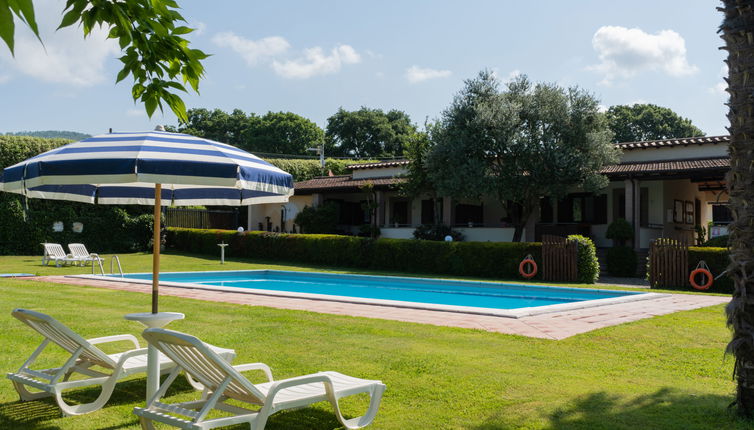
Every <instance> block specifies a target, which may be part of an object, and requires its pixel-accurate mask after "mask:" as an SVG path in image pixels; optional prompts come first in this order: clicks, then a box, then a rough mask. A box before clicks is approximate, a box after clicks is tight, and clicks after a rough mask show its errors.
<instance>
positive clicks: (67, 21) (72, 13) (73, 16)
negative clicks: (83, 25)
mask: <svg viewBox="0 0 754 430" xmlns="http://www.w3.org/2000/svg"><path fill="white" fill-rule="evenodd" d="M70 4H72V2H69V5H70ZM85 6H86V3H85V2H78V3H76V4H75V5H74V6H73V9H71V10H69V11H68V12H66V14H65V15H63V19H62V20H61V21H60V25H59V26H58V30H60V29H61V28H65V27H68V26H70V25H73V24H74V23H76V22H78V21H79V20H80V19H81V11H83V10H84V7H85ZM66 9H68V8H67V7H66Z"/></svg>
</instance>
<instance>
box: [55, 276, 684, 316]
mask: <svg viewBox="0 0 754 430" xmlns="http://www.w3.org/2000/svg"><path fill="white" fill-rule="evenodd" d="M222 272H225V271H222V270H211V271H201V272H193V271H182V272H166V273H175V274H183V273H188V274H191V273H222ZM232 272H251V273H260V272H264V273H268V272H277V273H292V274H299V275H300V274H314V275H331V276H347V277H356V278H380V279H383V278H392V279H405V280H410V281H436V280H437V279H434V278H423V277H405V276H378V275H361V274H351V273H347V274H341V273H328V272H307V271H303V272H301V271H288V270H270V269H251V270H234V271H232ZM129 275H151V273H147V272H141V273H129ZM66 277H70V278H82V279H91V280H99V281H103V280H107V281H115V282H126V283H133V284H144V285H151V284H152V281H151V279H150V280H146V279H132V278H121V277H118V276H116V275H105V276H102V275H68V276H66ZM441 280H442V281H448V280H444V279H441ZM450 282H456V283H460V284H465V285H476V286H480V287H484V288H490V285H495V286H500V285H504V286H512V287H513V286H523V287H531V286H532V285H527V284H515V283H505V282H492V281H491V282H484V281H463V280H452V281H450ZM160 285H164V286H169V287H173V288H189V289H198V290H204V291H225V292H233V293H241V294H254V295H261V296H271V297H287V298H295V299H307V300H317V301H325V302H336V303H353V304H362V305H373V306H389V307H394V308H406V309H420V310H428V311H440V312H454V313H460V314H472V315H486V316H495V317H504V318H516V319H518V318H524V317H529V316H535V315H542V314H548V313H557V312H567V311H574V310H580V309H588V308H599V307H602V306H607V305H615V304H621V303H630V302H636V301H642V300H653V299H658V298H662V297H669V296H670V294H664V293H641V292H629V293H628V294H627V295H625V296H622V297H611V298H605V299H591V300H582V301H578V302H572V303H559V304H554V305H545V306H536V307H527V308H518V309H495V308H480V307H473V306H456V305H443V304H435V303H422V302H408V301H402V300H386V299H370V298H363V297H350V296H338V295H328V294H315V293H301V292H294V291H275V290H264V289H256V288H240V287H226V286H216V285H212V286H210V285H205V284H199V283H191V282H172V281H160ZM534 286H536V287H542V288H554V289H567V290H582V291H583V290H588V291H594V292H618V293H626V292H625V291H620V290H608V289H604V288H574V287H560V286H548V285H534Z"/></svg>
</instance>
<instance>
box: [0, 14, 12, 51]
mask: <svg viewBox="0 0 754 430" xmlns="http://www.w3.org/2000/svg"><path fill="white" fill-rule="evenodd" d="M14 30H15V23H14V22H13V14H12V13H11V11H10V5H8V0H0V38H2V39H3V41H5V44H6V45H8V49H10V53H11V55H14V56H15V53H14V52H13V32H14Z"/></svg>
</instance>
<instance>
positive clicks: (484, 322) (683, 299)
mask: <svg viewBox="0 0 754 430" xmlns="http://www.w3.org/2000/svg"><path fill="white" fill-rule="evenodd" d="M23 279H30V280H35V281H42V282H54V283H61V284H69V285H86V286H92V287H99V288H109V289H115V290H124V291H136V292H141V293H151V290H152V287H151V285H144V284H134V283H128V282H117V281H110V280H108V281H100V280H93V279H83V278H71V277H65V276H40V277H30V278H23ZM160 295H165V296H177V297H186V298H191V299H199V300H206V301H213V302H225V303H237V304H242V305H250V306H267V307H271V308H279V309H294V310H303V311H312V312H321V313H327V314H335V315H349V316H355V317H366V318H380V319H386V320H395V321H405V322H414V323H421V324H432V325H439V326H449V327H462V328H471V329H478V330H485V331H491V332H497V333H505V334H513V335H519V336H527V337H536V338H543V339H556V340H557V339H565V338H567V337H570V336H573V335H576V334H579V333H586V332H588V331H592V330H596V329H599V328H603V327H609V326H613V325H618V324H623V323H626V322H630V321H638V320H641V319H645V318H651V317H654V316H657V315H665V314H671V313H673V312H678V311H686V310H691V309H698V308H703V307H707V306H714V305H718V304H722V303H727V302H728V301H730V298H729V297H722V296H708V295H700V294H669V295H667V296H664V297H659V298H656V299H649V300H640V301H635V302H628V303H619V304H614V305H605V306H598V307H590V308H585V309H578V310H573V311H565V312H553V313H547V314H541V315H534V316H528V317H523V318H518V319H516V318H506V317H496V316H486V315H473V314H463V313H457V312H443V311H431V310H423V309H409V308H396V307H390V306H379V305H366V304H354V303H341V302H333V301H325V300H311V299H301V298H288V297H275V296H266V295H261V294H251V293H236V292H228V291H211V290H208V289H199V288H183V287H169V286H162V285H161V286H160ZM171 310H174V311H178V310H179V309H171Z"/></svg>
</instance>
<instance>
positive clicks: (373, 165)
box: [346, 160, 410, 170]
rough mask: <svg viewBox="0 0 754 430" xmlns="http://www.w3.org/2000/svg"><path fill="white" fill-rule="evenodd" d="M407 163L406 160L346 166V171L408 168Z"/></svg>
mask: <svg viewBox="0 0 754 430" xmlns="http://www.w3.org/2000/svg"><path fill="white" fill-rule="evenodd" d="M409 163H410V161H408V160H394V161H380V162H379V163H362V164H351V165H349V166H346V169H350V170H359V169H381V168H385V167H398V166H408V164H409Z"/></svg>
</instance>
